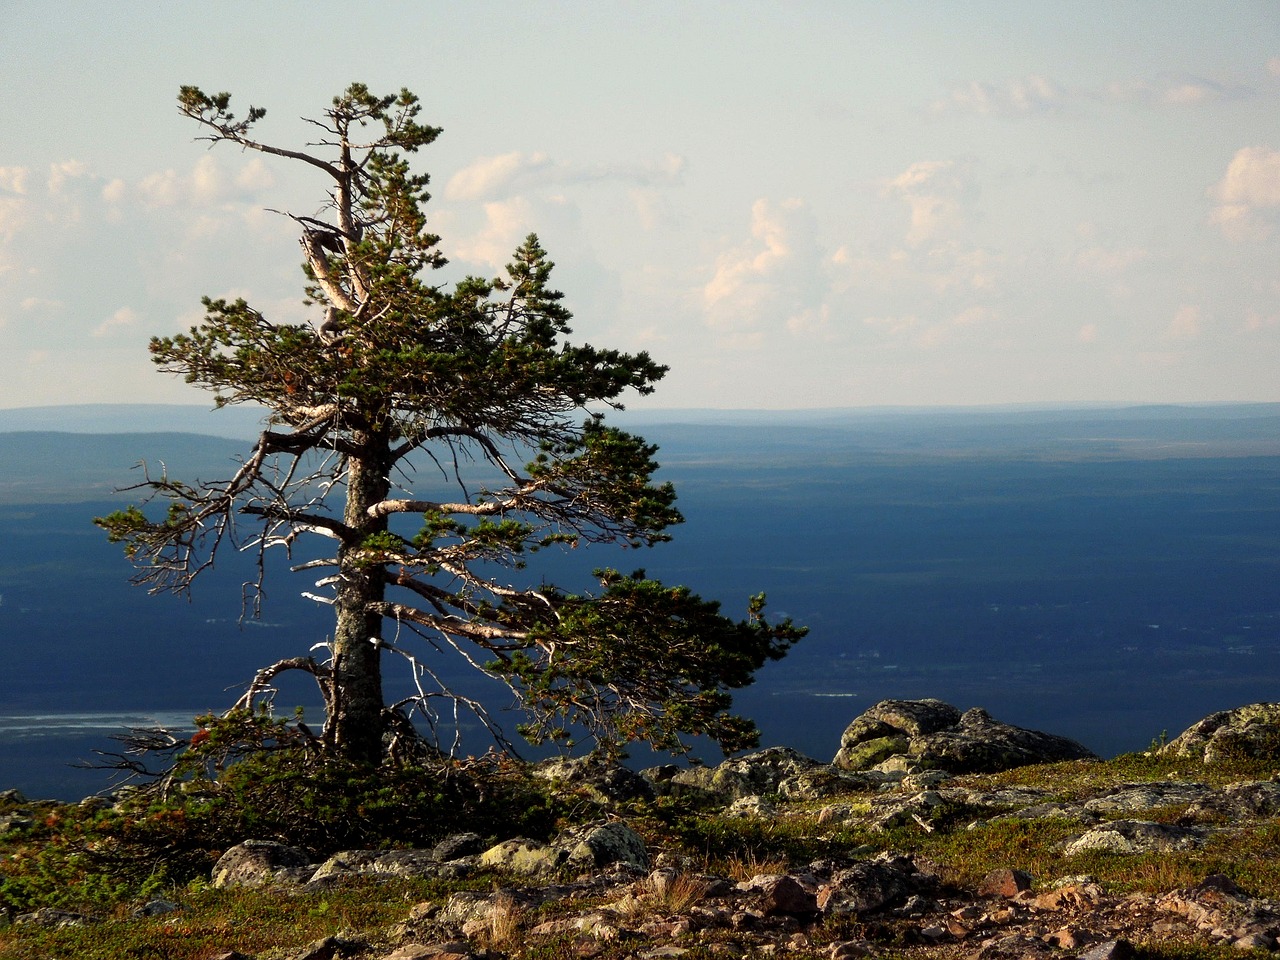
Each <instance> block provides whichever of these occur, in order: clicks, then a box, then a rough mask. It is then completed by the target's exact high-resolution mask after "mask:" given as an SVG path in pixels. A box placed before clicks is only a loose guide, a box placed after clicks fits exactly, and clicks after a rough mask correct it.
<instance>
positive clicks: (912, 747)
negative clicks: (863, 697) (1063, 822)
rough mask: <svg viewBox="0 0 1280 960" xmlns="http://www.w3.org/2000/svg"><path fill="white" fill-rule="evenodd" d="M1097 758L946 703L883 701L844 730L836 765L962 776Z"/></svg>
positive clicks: (1070, 742)
mask: <svg viewBox="0 0 1280 960" xmlns="http://www.w3.org/2000/svg"><path fill="white" fill-rule="evenodd" d="M1094 756H1095V755H1094V754H1093V753H1092V752H1091V751H1089V750H1088V749H1086V748H1085V747H1084V746H1082V745H1080V744H1079V743H1076V742H1075V741H1074V740H1069V739H1067V738H1066V737H1060V736H1057V735H1055V734H1051V733H1040V732H1039V731H1036V730H1026V729H1023V728H1022V727H1015V726H1013V725H1012V724H1008V723H1002V722H1000V721H999V720H996V719H994V718H993V717H992V716H991V715H990V714H989V713H987V712H986V711H985V710H982V709H980V708H976V707H975V708H974V709H972V710H967V711H965V712H964V713H961V712H960V711H959V710H957V709H956V708H955V707H953V706H951V705H950V704H949V703H943V702H942V701H941V700H882V701H880V702H879V703H877V704H876V705H875V706H873V707H872V708H871V709H869V710H867V711H866V712H865V713H863V714H862V715H861V716H859V717H857V718H856V719H855V720H854V721H853V722H852V723H850V724H849V726H848V727H847V728H845V731H844V733H843V734H842V735H841V737H840V750H839V752H838V753H837V754H836V756H835V759H834V760H833V761H832V763H833V765H834V766H835V767H837V768H839V769H842V770H879V771H882V772H893V771H901V772H906V773H912V772H917V771H921V770H930V769H936V770H946V771H947V772H949V773H953V774H961V773H996V772H998V771H1000V770H1009V769H1012V768H1013V767H1021V766H1027V765H1029V764H1033V763H1055V762H1058V761H1060V760H1082V759H1087V758H1092V757H1094Z"/></svg>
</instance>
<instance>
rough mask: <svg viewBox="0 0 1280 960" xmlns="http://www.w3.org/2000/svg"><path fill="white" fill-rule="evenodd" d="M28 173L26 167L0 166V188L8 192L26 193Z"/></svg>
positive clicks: (29, 172)
mask: <svg viewBox="0 0 1280 960" xmlns="http://www.w3.org/2000/svg"><path fill="white" fill-rule="evenodd" d="M30 174H31V171H30V170H28V169H27V168H26V167H0V190H4V191H7V192H8V193H17V194H24V193H26V192H27V177H28V176H29V175H30Z"/></svg>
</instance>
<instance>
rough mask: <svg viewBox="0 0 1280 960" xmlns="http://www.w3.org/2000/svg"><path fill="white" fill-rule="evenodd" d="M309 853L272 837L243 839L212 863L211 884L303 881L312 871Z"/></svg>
mask: <svg viewBox="0 0 1280 960" xmlns="http://www.w3.org/2000/svg"><path fill="white" fill-rule="evenodd" d="M315 871H316V867H315V865H314V864H313V863H312V862H311V855H310V854H308V853H307V851H305V850H302V849H299V848H298V847H290V846H288V845H287V844H283V843H276V842H275V841H274V840H246V841H244V843H239V844H236V845H235V846H234V847H232V848H231V849H230V850H228V851H227V852H226V853H224V854H223V855H222V856H221V857H220V858H219V859H218V862H217V863H215V864H214V865H213V872H212V877H213V885H214V886H215V887H260V886H263V885H265V884H270V883H299V884H300V883H306V882H307V881H308V880H310V879H311V875H312V874H313V873H315Z"/></svg>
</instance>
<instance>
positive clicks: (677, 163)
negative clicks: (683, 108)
mask: <svg viewBox="0 0 1280 960" xmlns="http://www.w3.org/2000/svg"><path fill="white" fill-rule="evenodd" d="M684 167H685V160H684V158H683V157H681V156H679V155H677V154H673V153H668V154H666V155H665V156H663V157H662V158H661V159H659V160H656V161H653V162H650V163H647V164H608V163H607V164H598V165H595V166H582V165H576V164H567V163H558V162H556V161H554V160H552V159H551V158H550V157H548V156H547V155H546V154H545V153H521V152H519V151H516V152H513V153H504V154H500V155H499V156H496V157H480V158H479V159H477V160H475V161H473V162H472V163H471V164H469V165H468V166H466V167H463V168H462V169H461V170H459V171H458V172H457V173H455V174H454V175H453V176H452V177H450V178H449V182H448V183H446V184H445V188H444V199H446V200H450V201H468V200H472V201H474V200H495V199H500V198H502V197H507V196H512V195H516V194H520V193H522V192H525V191H528V190H532V189H537V188H543V189H545V188H556V187H563V186H566V185H569V184H581V183H604V182H618V183H629V184H634V185H638V186H657V185H669V184H672V183H675V182H677V181H678V180H679V178H680V176H681V174H682V173H683V172H684Z"/></svg>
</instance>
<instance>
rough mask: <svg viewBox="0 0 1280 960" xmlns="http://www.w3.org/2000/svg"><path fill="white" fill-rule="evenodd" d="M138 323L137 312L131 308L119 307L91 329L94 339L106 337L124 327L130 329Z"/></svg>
mask: <svg viewBox="0 0 1280 960" xmlns="http://www.w3.org/2000/svg"><path fill="white" fill-rule="evenodd" d="M137 322H138V312H137V311H136V310H134V309H133V308H132V307H121V308H120V309H119V310H117V311H116V312H115V313H113V314H112V315H111V316H110V317H108V318H107V319H106V320H104V321H102V323H100V324H98V326H96V327H95V328H94V329H93V332H92V335H93V336H95V337H106V336H110V335H111V334H112V333H115V332H116V331H117V330H119V329H121V328H124V327H132V326H133V325H134V324H136V323H137Z"/></svg>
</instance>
